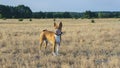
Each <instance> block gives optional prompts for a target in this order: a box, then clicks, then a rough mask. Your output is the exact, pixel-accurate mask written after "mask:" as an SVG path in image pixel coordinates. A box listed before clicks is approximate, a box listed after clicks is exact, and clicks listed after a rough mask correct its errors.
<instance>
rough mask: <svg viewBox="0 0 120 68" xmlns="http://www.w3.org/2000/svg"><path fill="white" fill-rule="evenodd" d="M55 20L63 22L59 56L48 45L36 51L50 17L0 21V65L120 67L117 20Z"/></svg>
mask: <svg viewBox="0 0 120 68" xmlns="http://www.w3.org/2000/svg"><path fill="white" fill-rule="evenodd" d="M94 20H95V23H91V19H56V22H58V23H59V22H60V21H62V22H63V32H64V34H63V35H62V42H61V46H60V51H59V54H60V55H59V56H53V55H52V53H51V44H49V45H48V47H47V49H46V50H45V49H44V47H43V49H42V52H40V53H39V35H40V32H41V31H42V30H44V29H47V30H50V31H54V27H53V19H32V21H29V20H28V19H25V20H23V21H18V19H7V20H2V19H1V20H0V68H120V19H94Z"/></svg>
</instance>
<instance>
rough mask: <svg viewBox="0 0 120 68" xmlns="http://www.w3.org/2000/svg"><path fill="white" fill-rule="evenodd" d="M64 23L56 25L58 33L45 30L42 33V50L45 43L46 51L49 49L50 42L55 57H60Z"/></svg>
mask: <svg viewBox="0 0 120 68" xmlns="http://www.w3.org/2000/svg"><path fill="white" fill-rule="evenodd" d="M62 26H63V25H62V22H60V23H59V25H58V24H56V23H54V27H55V30H56V32H52V31H48V30H43V31H42V32H41V33H40V50H41V47H42V44H43V42H45V43H46V44H45V49H46V47H47V44H48V42H50V43H51V44H52V54H53V55H54V56H56V55H58V51H59V47H60V42H61V35H62Z"/></svg>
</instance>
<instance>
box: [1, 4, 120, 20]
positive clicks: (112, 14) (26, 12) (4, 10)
mask: <svg viewBox="0 0 120 68" xmlns="http://www.w3.org/2000/svg"><path fill="white" fill-rule="evenodd" d="M0 18H1V19H2V18H10V19H11V18H13V19H14V18H42V19H44V18H75V19H77V18H88V19H90V18H120V11H90V10H86V11H85V12H43V11H42V10H41V11H38V12H33V11H32V10H31V9H30V8H29V7H28V6H25V5H18V6H8V5H0Z"/></svg>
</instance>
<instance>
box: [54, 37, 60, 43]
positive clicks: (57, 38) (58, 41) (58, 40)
mask: <svg viewBox="0 0 120 68" xmlns="http://www.w3.org/2000/svg"><path fill="white" fill-rule="evenodd" d="M55 40H56V42H57V43H60V36H57V35H55Z"/></svg>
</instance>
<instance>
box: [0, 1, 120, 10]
mask: <svg viewBox="0 0 120 68" xmlns="http://www.w3.org/2000/svg"><path fill="white" fill-rule="evenodd" d="M0 4H2V5H9V6H17V5H25V6H28V7H30V9H31V10H32V11H33V12H39V11H43V12H65V11H69V12H84V11H86V10H90V11H120V0H0Z"/></svg>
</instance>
